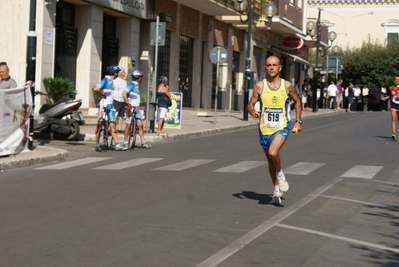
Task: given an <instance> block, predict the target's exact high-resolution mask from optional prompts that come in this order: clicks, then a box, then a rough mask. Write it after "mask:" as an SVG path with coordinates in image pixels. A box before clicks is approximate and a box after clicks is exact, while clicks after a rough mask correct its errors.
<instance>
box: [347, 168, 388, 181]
mask: <svg viewBox="0 0 399 267" xmlns="http://www.w3.org/2000/svg"><path fill="white" fill-rule="evenodd" d="M382 168H383V167H382V166H367V165H355V166H353V167H352V168H351V169H349V170H348V171H346V172H345V173H344V174H342V175H341V176H340V177H344V178H367V179H373V177H374V176H375V175H376V174H377V172H379V171H380V170H381V169H382Z"/></svg>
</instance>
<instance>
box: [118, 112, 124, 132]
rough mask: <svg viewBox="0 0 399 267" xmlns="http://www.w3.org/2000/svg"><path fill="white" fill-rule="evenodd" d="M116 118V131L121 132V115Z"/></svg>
mask: <svg viewBox="0 0 399 267" xmlns="http://www.w3.org/2000/svg"><path fill="white" fill-rule="evenodd" d="M117 120H118V133H121V132H122V122H123V117H120V116H118V117H117Z"/></svg>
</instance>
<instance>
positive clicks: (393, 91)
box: [383, 75, 399, 140]
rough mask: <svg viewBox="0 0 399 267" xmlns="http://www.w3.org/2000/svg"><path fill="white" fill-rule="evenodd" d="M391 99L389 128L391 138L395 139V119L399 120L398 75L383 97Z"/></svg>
mask: <svg viewBox="0 0 399 267" xmlns="http://www.w3.org/2000/svg"><path fill="white" fill-rule="evenodd" d="M388 99H390V100H391V129H392V136H391V138H392V140H397V139H396V119H398V120H399V115H398V113H399V75H396V76H395V77H394V80H393V85H392V86H391V87H389V95H388V96H386V97H384V99H383V100H384V101H385V100H388Z"/></svg>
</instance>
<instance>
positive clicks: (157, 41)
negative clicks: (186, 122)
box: [152, 14, 159, 102]
mask: <svg viewBox="0 0 399 267" xmlns="http://www.w3.org/2000/svg"><path fill="white" fill-rule="evenodd" d="M158 44H159V14H157V23H156V25H155V63H154V83H153V89H152V90H153V92H152V102H155V90H154V89H156V84H157V68H158Z"/></svg>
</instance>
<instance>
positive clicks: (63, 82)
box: [43, 77, 76, 104]
mask: <svg viewBox="0 0 399 267" xmlns="http://www.w3.org/2000/svg"><path fill="white" fill-rule="evenodd" d="M43 84H44V88H45V89H46V93H47V100H48V102H49V103H50V104H53V103H55V102H57V101H58V100H60V99H61V98H71V97H75V95H76V91H75V84H74V83H73V82H71V81H70V80H69V79H67V78H61V77H55V78H51V77H45V78H44V79H43Z"/></svg>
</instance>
